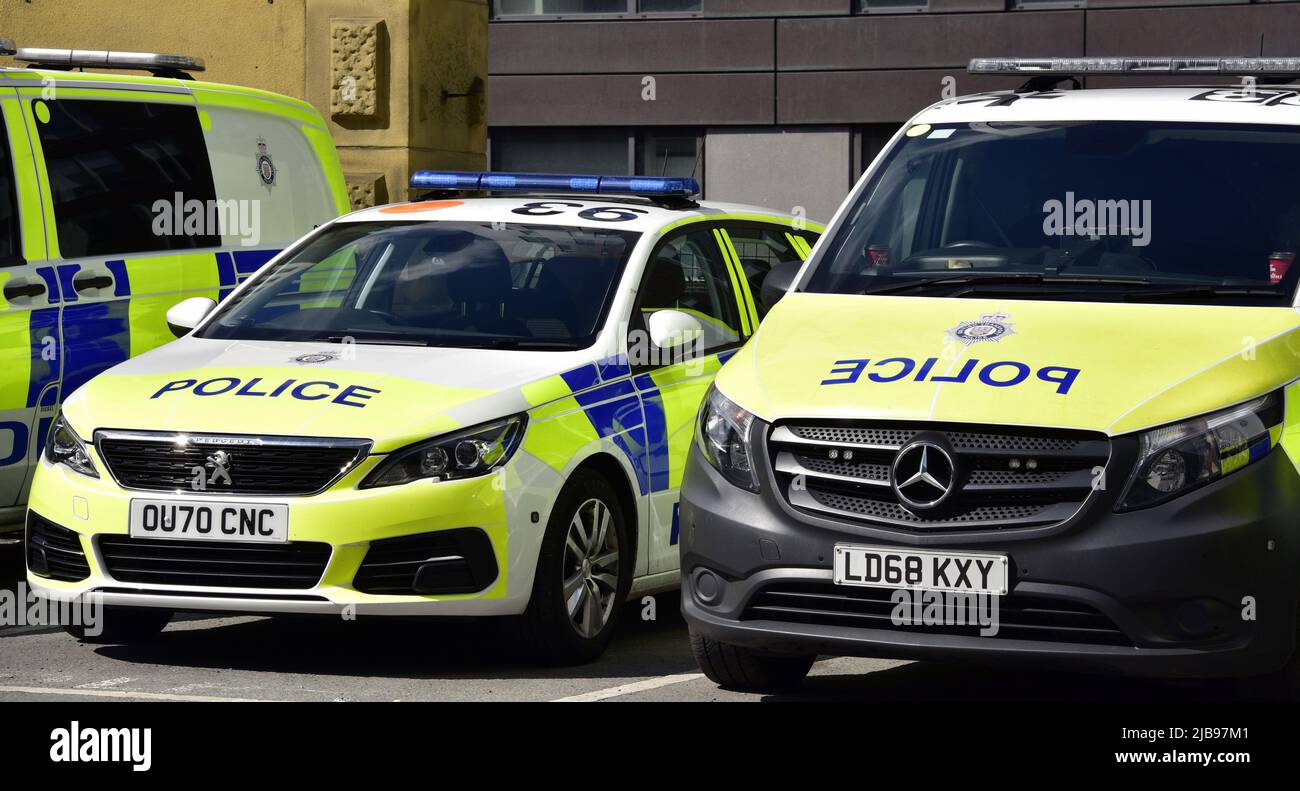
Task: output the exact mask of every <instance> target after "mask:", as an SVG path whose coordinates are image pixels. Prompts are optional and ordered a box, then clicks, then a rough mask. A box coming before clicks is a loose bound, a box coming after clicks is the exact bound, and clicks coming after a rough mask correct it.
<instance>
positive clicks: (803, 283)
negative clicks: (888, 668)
mask: <svg viewBox="0 0 1300 791" xmlns="http://www.w3.org/2000/svg"><path fill="white" fill-rule="evenodd" d="M971 71H972V72H974V73H989V74H1008V75H1019V77H1020V79H1022V80H1024V79H1026V78H1028V80H1027V82H1025V83H1024V85H1023V86H1022V87H1020V88H1019V89H1016V90H1010V91H997V92H992V93H985V94H979V95H973V96H964V97H961V98H956V99H952V100H948V101H942V102H939V103H938V104H935V105H933V106H931V107H929V108H927V109H926V110H924V111H922V112H921V113H920V114H919V115H917V116H916V117H915V118H913V119H912V120H911V121H910V122H908V123H907V124H906V125H905V126H904V127H903V128H902V129H901V130H900V131H899V133H898V135H897V136H896V137H895V138H894V139H893V141H892V142H891V143H890V145H889V146H888V147H887V148H886V150H885V151H884V152H883V153H882V154H881V155H880V156H879V157H878V158H877V160H876V161H875V162H874V163H873V164H872V166H871V167H870V169H869V170H868V172H867V173H866V174H865V175H864V176H863V178H862V180H861V182H860V183H859V184H858V185H857V187H856V188H855V189H854V191H853V192H852V194H851V195H850V196H849V198H848V199H847V201H846V203H845V204H844V205H843V206H842V207H841V209H840V210H839V212H838V213H837V215H836V217H835V218H834V220H833V221H832V223H831V225H830V226H829V227H828V229H827V231H826V234H825V236H824V237H823V239H822V241H821V243H820V244H819V245H818V246H817V248H816V249H815V250H814V252H813V254H812V255H811V256H810V258H809V259H808V261H807V262H806V263H805V264H803V265H802V266H795V267H794V268H793V270H792V269H791V268H790V267H783V268H779V269H777V270H775V271H774V272H773V273H772V275H771V276H770V277H769V279H768V281H767V282H766V283H765V284H764V291H765V292H767V294H768V295H769V299H780V301H779V303H778V304H776V305H775V306H774V307H773V309H772V312H771V314H770V315H769V316H768V317H767V318H766V320H765V321H764V323H763V325H762V327H761V328H760V330H759V332H758V333H757V334H756V335H755V336H754V338H753V339H751V340H750V342H749V343H748V344H746V345H745V347H744V348H743V349H741V351H739V352H738V353H737V354H736V355H735V356H734V357H733V359H732V360H731V361H730V362H729V363H728V364H727V365H726V366H725V367H724V368H723V369H722V371H721V372H720V373H719V375H718V376H717V379H716V386H715V388H713V389H711V390H710V391H709V394H708V396H707V398H706V402H705V405H704V408H703V410H702V412H701V415H700V422H699V431H698V435H697V436H698V442H697V443H696V444H695V447H694V448H693V450H692V452H691V454H690V458H689V460H688V462H687V470H686V476H685V482H684V484H683V489H682V508H681V537H682V538H681V555H682V575H683V596H682V607H683V610H684V613H685V616H686V618H687V621H688V624H689V626H690V630H691V633H692V644H693V647H694V650H695V652H696V655H697V658H698V659H699V663H700V665H701V667H702V668H703V670H704V672H705V673H706V674H707V675H708V676H709V677H710V678H711V679H713V680H714V681H716V682H718V683H720V684H723V685H727V686H732V687H738V688H779V687H782V686H789V685H792V684H796V683H798V681H799V680H800V679H802V678H803V676H804V675H805V674H806V673H807V672H808V671H809V668H810V666H811V664H812V662H813V660H814V658H815V657H816V656H817V655H824V654H841V655H860V656H873V657H896V658H914V659H969V660H981V661H986V662H995V663H1010V662H1013V661H1024V662H1033V663H1037V664H1038V665H1041V666H1051V667H1055V666H1062V667H1065V666H1070V667H1076V668H1082V669H1086V670H1106V671H1115V672H1121V673H1127V674H1135V675H1149V676H1183V677H1229V676H1241V677H1256V678H1259V677H1263V679H1264V680H1265V681H1266V682H1273V683H1272V684H1268V685H1266V686H1268V687H1269V688H1272V689H1275V690H1276V689H1282V690H1294V689H1295V686H1296V682H1297V677H1298V675H1300V673H1298V671H1297V660H1296V633H1297V594H1300V472H1298V470H1300V408H1297V404H1298V403H1300V401H1298V400H1297V396H1300V385H1298V384H1297V380H1298V379H1300V313H1298V311H1300V300H1298V298H1297V283H1298V282H1300V266H1296V265H1295V258H1296V255H1297V253H1298V252H1300V194H1297V191H1296V189H1295V186H1294V184H1293V183H1292V180H1291V178H1290V177H1289V174H1291V173H1294V172H1297V171H1298V169H1300V88H1297V87H1296V86H1294V85H1291V84H1288V83H1289V82H1290V81H1291V80H1292V79H1293V78H1296V77H1297V76H1300V59H1294V58H1286V59H1278V58H1224V59H1218V58H1209V59H1187V60H1183V59H1168V58H1164V59H1155V58H1153V59H1122V58H1104V59H1093V58H1081V59H1080V58H1075V59H1059V60H1058V59H1042V60H1037V59H1036V60H1021V59H1007V58H998V59H987V60H985V59H981V60H977V61H973V62H972V64H971ZM1094 74H1125V75H1133V74H1168V75H1181V76H1185V77H1187V78H1188V82H1193V83H1196V82H1203V83H1213V82H1221V83H1227V84H1226V85H1225V84H1218V85H1214V84H1203V85H1195V86H1191V87H1161V88H1144V89H1137V88H1118V89H1109V90H1103V89H1092V88H1087V89H1081V90H1066V89H1064V88H1065V87H1066V86H1064V85H1063V83H1069V82H1073V84H1074V87H1075V88H1078V87H1079V78H1083V77H1087V76H1088V75H1094ZM1225 76H1227V77H1245V78H1246V79H1245V80H1243V82H1242V83H1240V84H1233V83H1232V81H1231V80H1230V79H1224V78H1225ZM787 287H788V293H787ZM963 616H964V617H963ZM1274 684H1275V685H1274ZM1248 686H1251V687H1254V686H1255V684H1253V683H1252V684H1250V685H1248Z"/></svg>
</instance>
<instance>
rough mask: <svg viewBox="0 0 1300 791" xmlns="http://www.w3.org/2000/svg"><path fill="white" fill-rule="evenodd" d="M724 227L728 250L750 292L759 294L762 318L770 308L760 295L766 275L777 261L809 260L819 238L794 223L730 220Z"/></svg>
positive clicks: (754, 294) (756, 301) (757, 301)
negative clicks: (764, 304)
mask: <svg viewBox="0 0 1300 791" xmlns="http://www.w3.org/2000/svg"><path fill="white" fill-rule="evenodd" d="M722 231H723V233H725V234H726V241H727V252H728V254H729V255H730V256H731V259H732V263H733V265H734V266H736V267H737V271H738V272H739V273H740V275H741V279H742V280H744V285H745V288H747V289H748V294H749V296H750V297H753V298H755V299H754V308H755V311H756V313H757V314H758V318H759V319H760V320H761V319H762V318H763V317H764V316H765V315H767V309H766V308H765V307H763V304H762V302H760V301H759V300H758V299H757V297H758V295H759V294H760V293H761V290H762V286H763V278H765V277H766V276H767V273H768V272H770V271H771V270H772V267H774V266H776V265H777V264H782V263H786V262H789V261H804V260H807V258H808V254H809V253H810V252H812V246H813V245H814V244H816V242H817V234H816V233H814V232H813V231H810V230H807V229H798V228H795V227H793V226H784V225H775V224H765V223H758V222H728V223H726V224H725V225H724V226H723V228H722Z"/></svg>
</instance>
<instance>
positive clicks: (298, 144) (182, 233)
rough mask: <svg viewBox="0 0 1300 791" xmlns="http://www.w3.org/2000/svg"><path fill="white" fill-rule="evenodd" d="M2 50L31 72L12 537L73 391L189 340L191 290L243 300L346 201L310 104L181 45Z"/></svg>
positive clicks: (12, 325) (3, 471)
mask: <svg viewBox="0 0 1300 791" xmlns="http://www.w3.org/2000/svg"><path fill="white" fill-rule="evenodd" d="M0 55H15V56H16V58H17V59H18V60H19V61H22V62H25V63H27V64H28V65H29V66H30V67H29V68H0V531H5V530H7V529H10V528H13V529H21V527H22V524H23V521H22V520H23V514H24V512H25V509H24V506H23V504H24V503H25V501H26V499H27V489H28V487H29V486H30V484H31V476H32V472H33V470H34V468H35V464H36V460H37V458H38V457H39V455H40V452H41V449H42V447H43V445H44V441H45V437H46V435H47V434H48V433H49V427H50V424H51V422H52V421H53V420H54V417H55V415H56V414H57V412H58V406H59V402H60V401H61V400H62V397H63V396H64V395H66V394H68V393H71V392H72V391H73V390H75V389H77V388H78V387H79V386H81V385H82V384H83V383H85V382H87V381H89V380H90V379H91V377H93V376H94V375H95V374H98V373H100V372H101V371H104V370H106V369H107V368H109V367H111V366H113V365H115V364H116V363H119V362H121V361H123V360H125V359H127V358H128V357H130V356H132V355H136V354H140V353H141V352H145V351H148V350H149V349H152V348H154V347H156V346H159V345H161V344H162V343H165V342H167V341H170V340H174V337H173V336H172V335H171V333H170V332H169V331H168V328H167V322H166V318H165V314H166V312H167V310H168V308H170V307H171V306H172V305H173V304H175V302H176V301H177V299H178V298H182V299H183V298H185V297H187V296H205V297H211V298H214V299H216V298H220V297H221V296H223V295H225V294H228V293H229V292H230V291H231V290H232V289H234V287H235V286H236V285H238V283H239V282H240V281H241V280H242V279H243V278H245V277H247V276H248V275H249V274H251V273H252V272H254V271H256V270H257V268H258V267H260V266H262V265H263V264H265V263H266V262H267V261H268V260H269V259H270V258H271V257H272V256H273V255H275V254H276V253H278V252H279V251H281V250H283V249H284V248H285V247H287V246H288V245H289V244H290V243H292V242H293V241H295V240H296V239H298V238H299V237H301V236H302V235H303V234H304V233H306V232H308V231H310V230H311V229H312V228H314V227H316V226H318V225H321V224H322V223H325V222H328V221H329V220H331V219H333V218H335V217H337V216H339V215H340V214H343V213H345V212H347V211H348V210H349V205H348V197H347V191H346V188H345V186H344V182H343V173H342V170H341V169H340V167H339V161H338V155H337V153H336V152H335V149H334V144H333V142H331V140H330V136H329V133H328V131H327V129H326V126H325V122H324V120H323V119H322V118H321V117H320V114H319V113H317V112H316V110H315V109H313V108H312V107H311V105H309V104H306V103H305V102H301V101H299V100H296V99H291V98H289V97H286V96H279V95H276V94H271V93H267V92H265V91H258V90H252V89H248V88H241V87H237V86H232V85H219V84H215V83H210V82H201V81H196V80H194V79H191V75H190V73H191V72H199V71H202V70H203V62H202V61H201V60H200V59H198V58H191V57H187V56H183V55H163V54H155V53H143V52H104V51H91V50H75V51H74V50H57V49H43V48H30V47H16V46H14V45H13V43H12V42H10V41H8V40H5V41H3V42H0ZM73 69H83V71H74V70H73ZM86 69H90V70H91V71H86ZM123 69H127V70H137V71H141V70H142V71H146V72H149V73H150V75H149V76H138V75H131V74H123V73H121V72H120V71H119V70H123ZM103 72H107V73H103Z"/></svg>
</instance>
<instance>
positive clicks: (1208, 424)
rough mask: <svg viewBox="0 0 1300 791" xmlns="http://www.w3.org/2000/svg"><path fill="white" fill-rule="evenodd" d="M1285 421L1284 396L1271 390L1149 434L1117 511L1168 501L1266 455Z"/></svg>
mask: <svg viewBox="0 0 1300 791" xmlns="http://www.w3.org/2000/svg"><path fill="white" fill-rule="evenodd" d="M1281 425H1282V396H1281V394H1280V393H1270V394H1268V395H1266V396H1264V397H1263V398H1257V399H1255V400H1254V401H1250V402H1248V403H1245V404H1242V405H1240V406H1235V407H1232V408H1230V409H1225V410H1223V411H1221V412H1215V413H1213V414H1210V415H1206V416H1204V417H1199V418H1193V419H1192V420H1187V421H1184V422H1182V423H1175V424H1173V425H1171V426H1164V427H1162V428H1157V429H1152V430H1150V431H1147V432H1145V433H1143V434H1142V435H1141V437H1139V439H1138V442H1139V446H1138V448H1139V449H1138V463H1137V467H1136V469H1135V470H1134V472H1133V477H1132V478H1130V479H1129V482H1128V487H1127V488H1126V489H1125V491H1124V496H1123V497H1122V498H1120V504H1119V507H1118V509H1117V510H1121V511H1128V510H1133V509H1135V508H1146V507H1148V506H1152V505H1157V504H1159V503H1163V502H1165V501H1166V500H1171V499H1173V498H1175V497H1177V496H1179V495H1181V494H1186V493H1187V492H1190V491H1192V490H1193V489H1196V488H1198V487H1201V486H1204V485H1205V484H1207V483H1212V482H1214V481H1217V480H1218V479H1220V478H1222V477H1223V476H1225V475H1227V474H1229V473H1231V472H1235V471H1237V470H1239V469H1241V468H1242V467H1245V466H1246V465H1247V464H1250V463H1251V462H1253V461H1257V460H1259V459H1261V458H1263V457H1264V455H1265V454H1266V453H1268V451H1269V449H1270V448H1271V447H1272V445H1273V439H1274V432H1275V431H1276V430H1278V429H1280V427H1281Z"/></svg>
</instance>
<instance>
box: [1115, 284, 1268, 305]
mask: <svg viewBox="0 0 1300 791" xmlns="http://www.w3.org/2000/svg"><path fill="white" fill-rule="evenodd" d="M1283 296H1284V295H1283V294H1281V293H1279V292H1277V291H1273V290H1271V289H1267V288H1246V287H1243V286H1206V285H1199V286H1181V287H1178V288H1162V289H1160V290H1159V291H1135V292H1134V293H1132V294H1129V295H1128V300H1129V301H1130V302H1146V301H1148V300H1160V299H1166V298H1169V297H1249V298H1252V299H1262V298H1271V299H1279V298H1282V297H1283Z"/></svg>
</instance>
